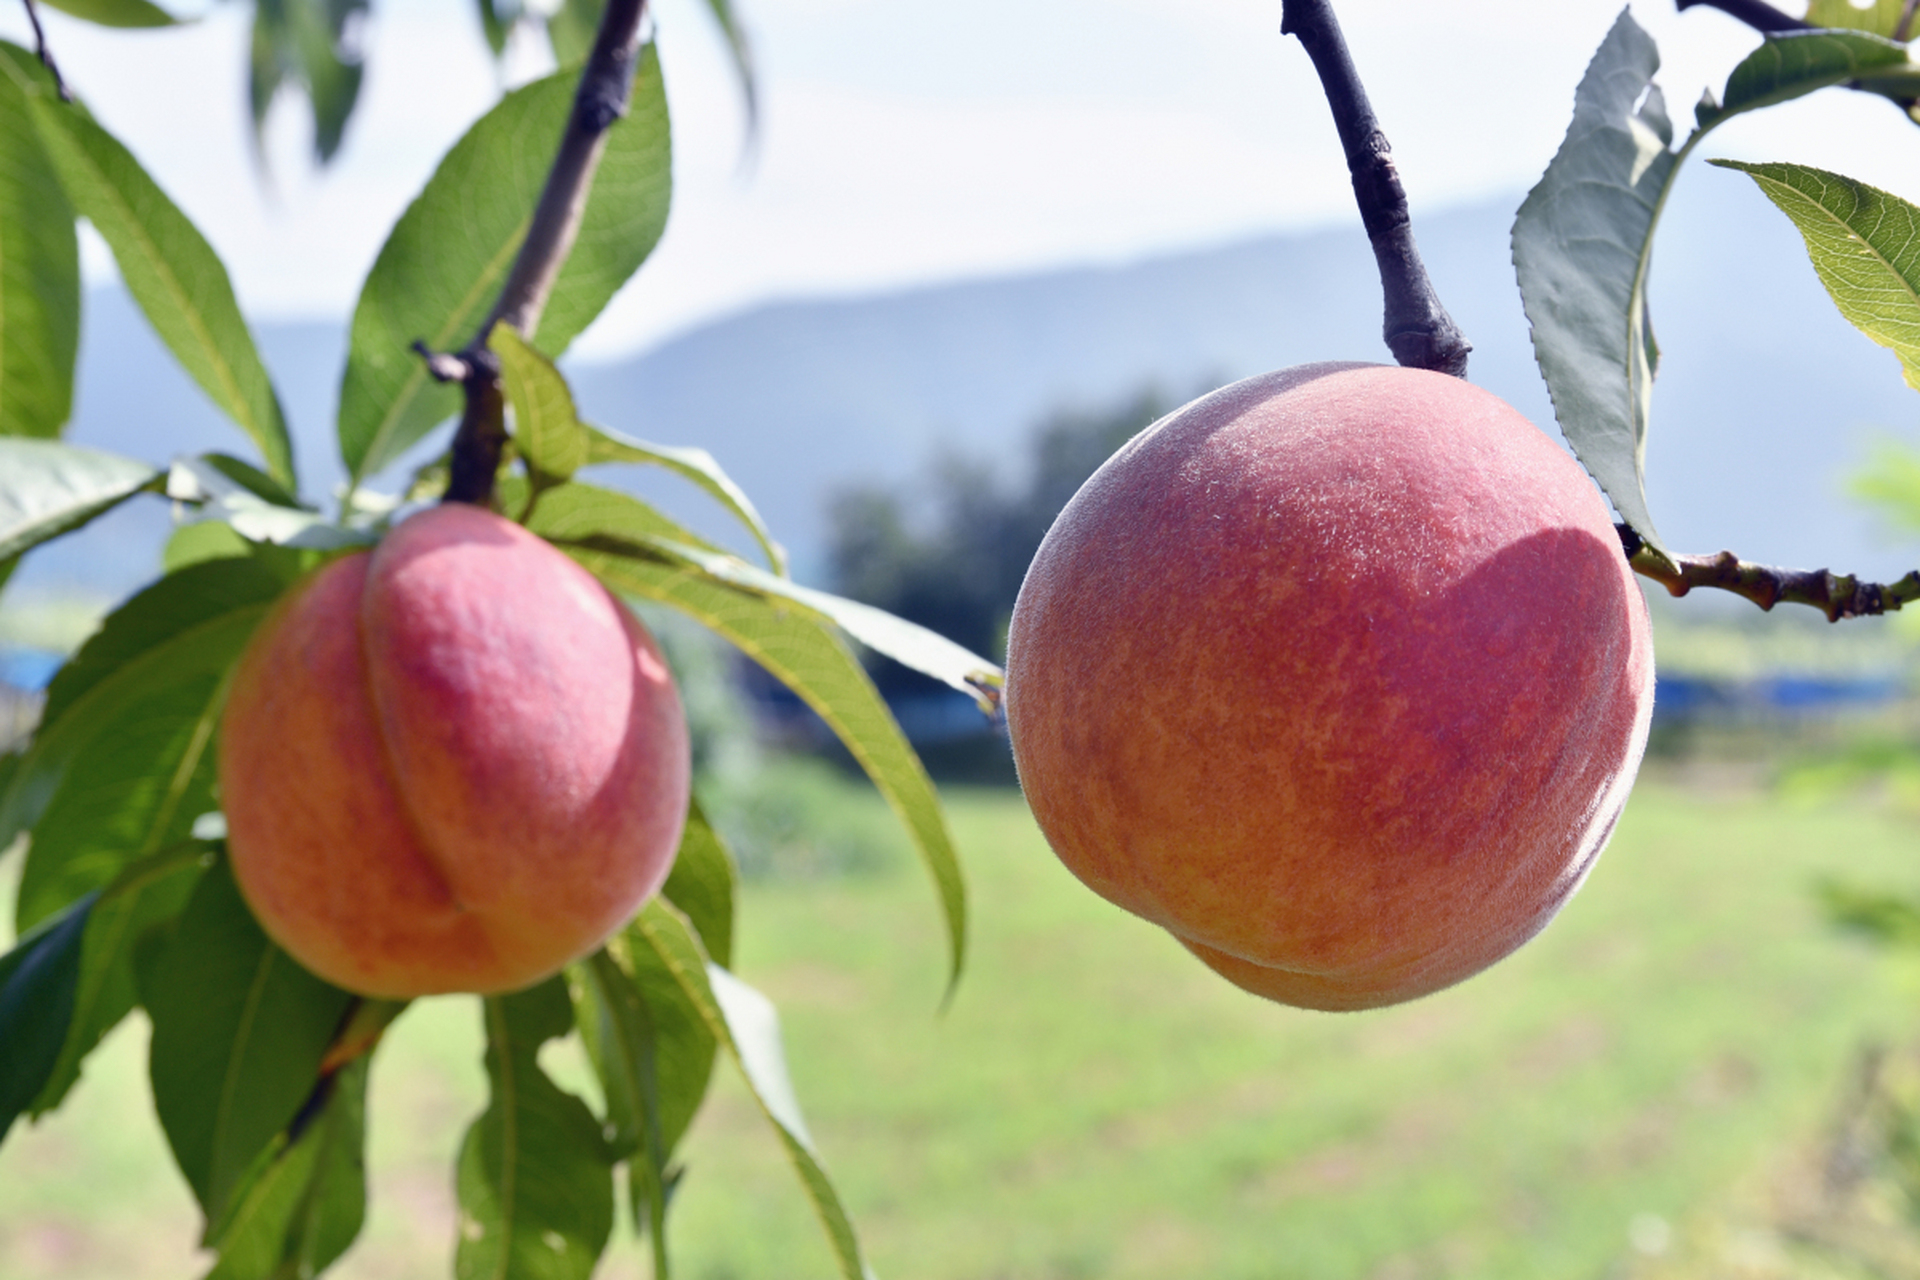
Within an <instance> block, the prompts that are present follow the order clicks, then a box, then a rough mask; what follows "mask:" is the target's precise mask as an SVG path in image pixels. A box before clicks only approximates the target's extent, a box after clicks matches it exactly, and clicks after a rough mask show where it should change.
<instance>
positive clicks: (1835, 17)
mask: <svg viewBox="0 0 1920 1280" xmlns="http://www.w3.org/2000/svg"><path fill="white" fill-rule="evenodd" d="M1905 7H1906V0H1872V2H1871V3H1870V4H1868V5H1867V7H1866V8H1864V9H1862V8H1857V7H1855V5H1854V3H1853V0H1808V4H1807V17H1806V20H1807V21H1808V22H1809V23H1811V24H1812V25H1814V26H1816V27H1845V28H1851V29H1852V30H1855V31H1871V32H1873V33H1874V34H1875V35H1879V36H1891V35H1892V34H1893V33H1894V30H1895V29H1896V28H1897V27H1899V25H1900V12H1901V10H1902V9H1904V8H1905Z"/></svg>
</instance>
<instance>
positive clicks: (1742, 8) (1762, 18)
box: [1673, 0, 1818, 34]
mask: <svg viewBox="0 0 1920 1280" xmlns="http://www.w3.org/2000/svg"><path fill="white" fill-rule="evenodd" d="M1702 4H1703V5H1706V6H1707V7H1708V8H1710V9H1718V10H1719V11H1720V12H1722V13H1724V14H1727V15H1728V16H1729V17H1733V18H1737V19H1739V20H1740V21H1741V22H1744V23H1746V24H1747V25H1748V26H1750V27H1752V28H1753V29H1754V30H1755V31H1760V32H1766V33H1769V34H1773V33H1778V32H1781V31H1814V30H1818V28H1816V27H1815V26H1814V25H1813V24H1812V23H1810V22H1802V21H1801V20H1800V19H1798V18H1796V17H1793V16H1792V15H1791V14H1785V13H1782V12H1780V11H1779V10H1778V9H1776V8H1774V7H1773V6H1772V5H1770V4H1768V3H1766V0H1673V7H1674V8H1676V9H1679V10H1680V11H1682V12H1685V11H1686V10H1688V9H1691V8H1693V7H1694V6H1695V5H1702Z"/></svg>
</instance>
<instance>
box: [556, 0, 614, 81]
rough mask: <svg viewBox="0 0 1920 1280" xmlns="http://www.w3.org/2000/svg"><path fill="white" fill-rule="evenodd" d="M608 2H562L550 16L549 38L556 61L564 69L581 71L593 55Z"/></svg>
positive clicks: (589, 0)
mask: <svg viewBox="0 0 1920 1280" xmlns="http://www.w3.org/2000/svg"><path fill="white" fill-rule="evenodd" d="M606 11H607V0H561V2H560V5H559V7H558V8H556V9H555V10H554V11H553V12H552V13H550V14H549V15H548V16H547V39H548V41H549V42H550V43H551V44H552V45H553V60H554V61H555V62H557V63H558V64H560V65H561V66H563V67H573V68H578V67H579V66H580V64H581V63H583V62H585V61H586V60H587V55H588V54H589V53H591V52H593V37H594V35H595V33H596V32H598V31H599V30H600V19H601V17H602V16H604V15H605V14H606Z"/></svg>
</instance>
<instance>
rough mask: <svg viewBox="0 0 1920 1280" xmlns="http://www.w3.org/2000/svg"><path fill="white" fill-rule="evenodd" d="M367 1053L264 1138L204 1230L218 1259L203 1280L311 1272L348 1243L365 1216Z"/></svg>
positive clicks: (259, 1279)
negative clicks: (224, 1206) (222, 1211)
mask: <svg viewBox="0 0 1920 1280" xmlns="http://www.w3.org/2000/svg"><path fill="white" fill-rule="evenodd" d="M367 1061H368V1060H367V1059H365V1058H360V1059H358V1060H356V1061H354V1062H350V1063H348V1064H347V1065H346V1066H344V1067H342V1068H341V1069H340V1070H339V1071H338V1072H337V1073H335V1074H334V1075H331V1076H329V1077H327V1078H326V1079H325V1080H323V1081H322V1082H321V1084H320V1085H319V1087H318V1088H317V1089H316V1091H315V1094H314V1096H313V1097H311V1098H309V1099H308V1101H307V1103H306V1105H305V1106H303V1107H302V1108H301V1112H300V1114H299V1115H298V1116H296V1117H295V1120H294V1124H293V1125H292V1126H291V1127H290V1128H289V1129H288V1131H287V1132H286V1133H283V1134H281V1135H280V1136H279V1137H278V1138H277V1139H275V1140H274V1141H273V1142H272V1143H270V1144H268V1147H267V1149H266V1151H264V1152H263V1153H262V1154H261V1158H260V1159H259V1160H258V1161H256V1162H255V1165H254V1167H253V1169H251V1170H250V1171H249V1172H248V1174H247V1176H246V1178H245V1179H244V1180H243V1181H242V1182H241V1184H240V1185H239V1186H238V1187H236V1188H235V1190H234V1193H233V1195H232V1196H231V1197H230V1200H229V1204H228V1210H227V1214H226V1216H225V1218H223V1219H222V1221H221V1222H219V1223H218V1224H216V1225H215V1226H214V1227H213V1228H212V1229H211V1230H209V1232H208V1244H209V1246H210V1247H212V1248H214V1249H217V1250H218V1251H219V1254H220V1261H219V1262H218V1263H217V1264H216V1265H215V1266H214V1268H213V1270H212V1271H210V1272H208V1273H207V1276H206V1280H279V1278H280V1277H299V1276H314V1275H318V1274H320V1272H322V1271H324V1270H326V1268H327V1267H329V1266H331V1265H332V1264H333V1262H334V1260H335V1259H337V1258H338V1257H339V1256H340V1255H341V1254H343V1253H345V1252H346V1251H347V1247H348V1246H349V1245H351V1244H352V1243H353V1240H354V1237H356V1236H357V1235H359V1234H360V1227H361V1225H362V1223H363V1222H364V1221H365V1218H366V1201H367V1185H366V1107H367Z"/></svg>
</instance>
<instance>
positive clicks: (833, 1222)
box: [627, 898, 873, 1280]
mask: <svg viewBox="0 0 1920 1280" xmlns="http://www.w3.org/2000/svg"><path fill="white" fill-rule="evenodd" d="M627 933H628V935H629V939H630V942H629V945H630V946H631V947H632V948H633V949H634V950H636V951H638V950H641V949H643V948H644V949H646V950H650V951H652V952H653V954H654V955H655V956H656V957H657V958H658V959H659V960H660V962H661V963H662V964H664V965H665V966H666V967H667V969H668V970H669V971H670V972H671V973H672V974H673V977H674V979H675V981H677V982H678V983H679V984H680V989H681V991H682V992H683V993H684V994H685V996H686V998H687V999H688V1000H689V1001H690V1002H691V1003H692V1004H693V1006H694V1008H695V1009H697V1010H698V1011H699V1013H700V1015H701V1017H703V1018H704V1019H706V1022H707V1026H708V1029H709V1030H710V1031H711V1032H712V1033H713V1036H714V1038H715V1039H716V1040H718V1041H719V1042H720V1043H721V1044H723V1045H725V1046H726V1048H727V1050H728V1052H729V1053H730V1054H731V1055H732V1056H733V1059H734V1061H735V1062H736V1063H737V1064H738V1065H739V1067H740V1073H741V1074H742V1075H743V1076H745V1077H746V1080H747V1085H748V1087H749V1088H750V1089H752V1091H753V1096H754V1100H755V1101H756V1102H758V1103H759V1104H760V1109H761V1111H762V1112H764V1113H765V1115H766V1117H767V1119H768V1120H769V1121H771V1122H772V1124H773V1126H774V1130H775V1132H776V1133H778V1134H779V1136H780V1144H781V1146H783V1147H785V1148H786V1151H787V1156H788V1158H789V1159H790V1160H792V1162H793V1167H794V1170H795V1172H797V1173H798V1174H799V1175H800V1183H801V1186H802V1187H803V1188H804V1189H805V1190H806V1193H807V1198H808V1200H810V1201H811V1202H812V1204H813V1208H814V1212H815V1213H816V1214H817V1215H818V1216H819V1218H820V1223H821V1225H822V1226H823V1227H824V1228H825V1229H826V1233H827V1240H828V1242H829V1243H830V1244H831V1245H832V1246H833V1253H834V1258H835V1260H836V1261H837V1262H838V1263H839V1265H840V1273H841V1275H843V1276H845V1277H846V1278H847V1280H871V1277H872V1274H873V1273H872V1272H871V1271H870V1270H869V1269H868V1267H867V1264H866V1262H865V1260H864V1259H863V1258H862V1257H861V1254H860V1243H859V1240H858V1239H857V1238H856V1236H855V1235H854V1230H853V1223H852V1221H851V1220H850V1219H849V1218H848V1217H847V1211H846V1207H845V1206H844V1205H842V1204H841V1202H840V1196H839V1193H838V1192H837V1191H835V1190H834V1186H833V1183H832V1181H831V1180H830V1179H829V1178H828V1177H827V1171H826V1169H825V1167H824V1166H823V1165H822V1164H821V1163H820V1157H819V1153H818V1151H817V1150H816V1149H815V1147H814V1142H813V1137H812V1135H811V1134H809V1133H808V1132H807V1125H806V1120H805V1118H804V1117H803V1116H802V1115H801V1113H800V1103H799V1100H798V1098H796V1097H795V1095H794V1091H793V1082H792V1080H791V1079H790V1078H789V1077H788V1074H787V1063H786V1052H785V1050H784V1049H783V1048H782V1047H781V1042H780V1022H779V1017H778V1015H777V1014H776V1013H775V1011H774V1007H773V1003H772V1001H770V1000H768V999H767V998H766V997H765V996H763V995H761V994H760V993H759V992H758V991H756V990H754V989H753V988H752V987H750V986H748V985H747V984H746V983H744V982H742V981H740V980H739V979H738V978H736V977H734V976H733V975H732V974H731V973H729V972H727V970H725V969H723V968H721V967H720V966H718V965H715V964H712V963H710V962H709V961H708V959H707V957H706V954H705V953H704V951H703V950H702V949H701V946H700V940H699V938H698V937H697V936H696V935H695V934H694V932H693V930H692V928H691V927H690V926H689V925H688V923H687V920H686V917H684V916H682V915H681V914H680V913H679V912H677V911H675V910H674V909H673V908H672V907H671V906H669V905H667V904H666V903H664V902H662V901H660V900H659V899H657V898H656V899H654V900H653V901H652V902H649V903H648V904H647V905H646V906H645V907H643V908H642V909H641V912H640V915H639V916H638V918H636V919H635V920H634V922H633V924H632V925H630V926H629V927H628V929H627Z"/></svg>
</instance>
